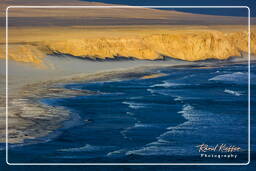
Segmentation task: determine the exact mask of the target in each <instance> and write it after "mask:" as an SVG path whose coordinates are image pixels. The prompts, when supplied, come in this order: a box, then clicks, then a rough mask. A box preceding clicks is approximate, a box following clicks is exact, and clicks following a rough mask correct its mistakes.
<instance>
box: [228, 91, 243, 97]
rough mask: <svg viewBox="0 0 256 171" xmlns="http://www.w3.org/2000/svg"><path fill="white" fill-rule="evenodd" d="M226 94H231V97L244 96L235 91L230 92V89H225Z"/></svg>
mask: <svg viewBox="0 0 256 171" xmlns="http://www.w3.org/2000/svg"><path fill="white" fill-rule="evenodd" d="M224 92H225V93H228V94H231V95H235V96H241V95H243V94H242V93H241V92H240V91H234V90H229V89H225V90H224Z"/></svg>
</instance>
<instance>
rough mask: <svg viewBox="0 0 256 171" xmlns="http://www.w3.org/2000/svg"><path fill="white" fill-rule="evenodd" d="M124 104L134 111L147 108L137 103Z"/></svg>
mask: <svg viewBox="0 0 256 171" xmlns="http://www.w3.org/2000/svg"><path fill="white" fill-rule="evenodd" d="M123 104H126V105H128V106H129V108H132V109H141V108H145V105H144V104H142V103H135V102H127V101H125V102H123Z"/></svg>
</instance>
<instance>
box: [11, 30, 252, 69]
mask: <svg viewBox="0 0 256 171" xmlns="http://www.w3.org/2000/svg"><path fill="white" fill-rule="evenodd" d="M255 44H256V31H252V32H251V53H253V54H256V47H255ZM241 52H248V34H247V32H246V31H240V32H228V33H227V32H220V31H214V30H211V31H209V30H207V31H199V30H197V31H179V32H173V33H166V34H164V33H161V34H150V35H145V36H141V37H98V38H87V39H85V38H81V39H79V38H76V39H68V38H67V40H51V41H42V42H36V43H27V44H21V45H11V46H9V58H10V59H13V60H16V61H21V62H32V63H37V64H39V63H40V62H41V60H42V58H43V57H44V56H46V54H53V53H59V54H69V55H72V56H79V57H81V58H83V57H89V58H101V59H105V58H115V57H117V56H122V57H133V58H136V59H146V60H156V59H162V58H163V57H164V56H167V57H173V58H177V59H181V60H187V61H197V60H205V59H211V58H214V59H227V58H229V57H231V56H240V55H241Z"/></svg>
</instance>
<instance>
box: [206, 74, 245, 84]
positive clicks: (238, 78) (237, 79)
mask: <svg viewBox="0 0 256 171" xmlns="http://www.w3.org/2000/svg"><path fill="white" fill-rule="evenodd" d="M209 81H226V82H232V83H246V84H247V83H248V72H234V73H231V74H222V75H217V76H215V77H213V78H210V79H209Z"/></svg>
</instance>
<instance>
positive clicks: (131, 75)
mask: <svg viewBox="0 0 256 171" xmlns="http://www.w3.org/2000/svg"><path fill="white" fill-rule="evenodd" d="M113 63H115V62H113ZM239 63H241V62H239ZM207 64H208V65H207ZM227 64H228V63H227ZM211 66H212V67H219V66H217V64H216V63H205V62H196V63H195V62H189V63H186V62H185V63H182V62H181V63H179V64H173V63H172V62H170V63H168V62H162V63H161V62H160V63H159V62H156V63H154V62H153V63H151V64H147V65H146V64H141V65H139V66H133V67H131V66H129V67H126V68H122V69H120V67H119V68H115V69H112V70H111V69H109V70H100V71H99V72H92V73H82V74H81V73H78V74H67V75H66V76H63V77H60V78H58V79H56V78H55V79H51V80H43V79H42V80H41V81H37V82H35V83H30V84H26V85H21V84H20V85H19V86H18V87H16V88H15V89H16V90H17V91H14V92H13V93H10V95H9V113H8V114H9V118H8V120H9V130H8V131H9V143H14V144H19V143H33V142H35V141H42V140H46V139H44V138H42V137H47V136H50V135H52V134H53V133H54V132H55V131H58V129H61V128H62V127H63V124H64V123H65V121H68V120H70V119H72V116H71V115H70V112H69V111H68V110H66V109H64V108H61V107H53V106H50V105H47V104H44V103H42V102H41V101H40V100H41V99H43V98H63V97H72V96H77V95H90V94H95V93H96V92H92V91H88V90H70V89H66V88H64V87H63V85H65V84H69V83H88V82H98V81H109V80H116V79H117V80H125V79H135V78H141V79H145V78H149V79H150V78H151V75H153V78H154V75H155V74H160V75H159V76H161V73H158V72H157V69H160V68H166V67H181V68H186V67H211ZM16 86H17V85H16ZM2 97H3V96H2ZM1 100H2V101H4V99H3V98H1ZM2 104H4V103H2ZM2 109H4V110H5V108H4V107H3V108H2ZM2 113H4V112H2ZM3 121H5V117H1V122H3ZM17 123H19V124H17ZM1 125H3V127H1V129H0V130H1V133H2V134H1V135H5V123H3V124H1ZM4 139H5V137H1V139H0V140H1V142H4Z"/></svg>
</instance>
